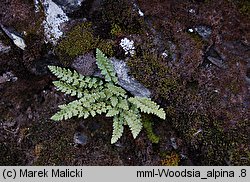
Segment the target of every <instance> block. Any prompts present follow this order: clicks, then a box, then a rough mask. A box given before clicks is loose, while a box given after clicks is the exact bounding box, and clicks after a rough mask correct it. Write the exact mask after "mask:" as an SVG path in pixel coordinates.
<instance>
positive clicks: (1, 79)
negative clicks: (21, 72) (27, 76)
mask: <svg viewBox="0 0 250 182" xmlns="http://www.w3.org/2000/svg"><path fill="white" fill-rule="evenodd" d="M16 80H17V77H15V75H14V74H13V73H12V72H9V71H8V72H6V73H4V74H3V75H2V76H0V84H1V83H5V82H15V81H16Z"/></svg>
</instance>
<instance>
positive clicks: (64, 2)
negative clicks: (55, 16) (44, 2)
mask: <svg viewBox="0 0 250 182" xmlns="http://www.w3.org/2000/svg"><path fill="white" fill-rule="evenodd" d="M53 1H54V2H55V3H56V4H57V5H59V6H60V7H61V8H62V9H63V10H64V11H65V12H66V13H71V12H73V11H75V10H78V9H79V7H80V6H81V4H82V2H83V1H84V0H53Z"/></svg>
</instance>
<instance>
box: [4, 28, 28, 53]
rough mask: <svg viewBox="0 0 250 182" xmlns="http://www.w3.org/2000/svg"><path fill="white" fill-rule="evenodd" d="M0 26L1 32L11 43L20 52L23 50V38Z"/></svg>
mask: <svg viewBox="0 0 250 182" xmlns="http://www.w3.org/2000/svg"><path fill="white" fill-rule="evenodd" d="M0 26H1V28H2V30H3V31H4V33H5V34H6V35H7V36H8V37H9V38H10V39H11V40H12V41H13V43H14V44H15V45H16V46H17V47H19V48H20V49H22V50H24V49H25V47H26V44H25V42H24V40H23V38H21V37H20V36H19V35H17V34H16V33H14V32H13V31H10V30H8V29H7V28H5V27H4V26H3V25H2V24H1V23H0Z"/></svg>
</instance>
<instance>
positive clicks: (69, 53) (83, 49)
mask: <svg viewBox="0 0 250 182" xmlns="http://www.w3.org/2000/svg"><path fill="white" fill-rule="evenodd" d="M97 47H98V48H100V49H101V50H103V52H104V53H105V54H106V55H107V56H113V54H114V52H113V42H111V41H109V40H103V39H100V38H99V37H98V36H96V37H95V36H94V31H93V29H92V23H90V22H84V23H82V24H79V25H76V26H75V27H73V28H72V29H71V30H70V31H69V32H68V33H67V34H66V36H65V38H63V39H62V40H61V42H60V43H59V44H58V46H57V49H56V52H57V55H58V56H59V58H60V60H61V62H62V63H63V64H64V65H65V66H68V65H69V64H70V63H71V61H72V60H73V59H74V58H75V57H76V56H78V55H83V54H85V53H87V52H89V51H91V50H94V49H96V48H97Z"/></svg>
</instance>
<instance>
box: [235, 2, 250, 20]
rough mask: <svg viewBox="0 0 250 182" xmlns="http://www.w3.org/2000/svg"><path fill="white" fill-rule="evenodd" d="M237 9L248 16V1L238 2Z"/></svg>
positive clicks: (249, 6) (249, 7) (249, 11)
mask: <svg viewBox="0 0 250 182" xmlns="http://www.w3.org/2000/svg"><path fill="white" fill-rule="evenodd" d="M238 7H239V11H240V12H241V13H242V14H243V15H246V16H250V1H245V0H241V1H240V2H239V3H238Z"/></svg>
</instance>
